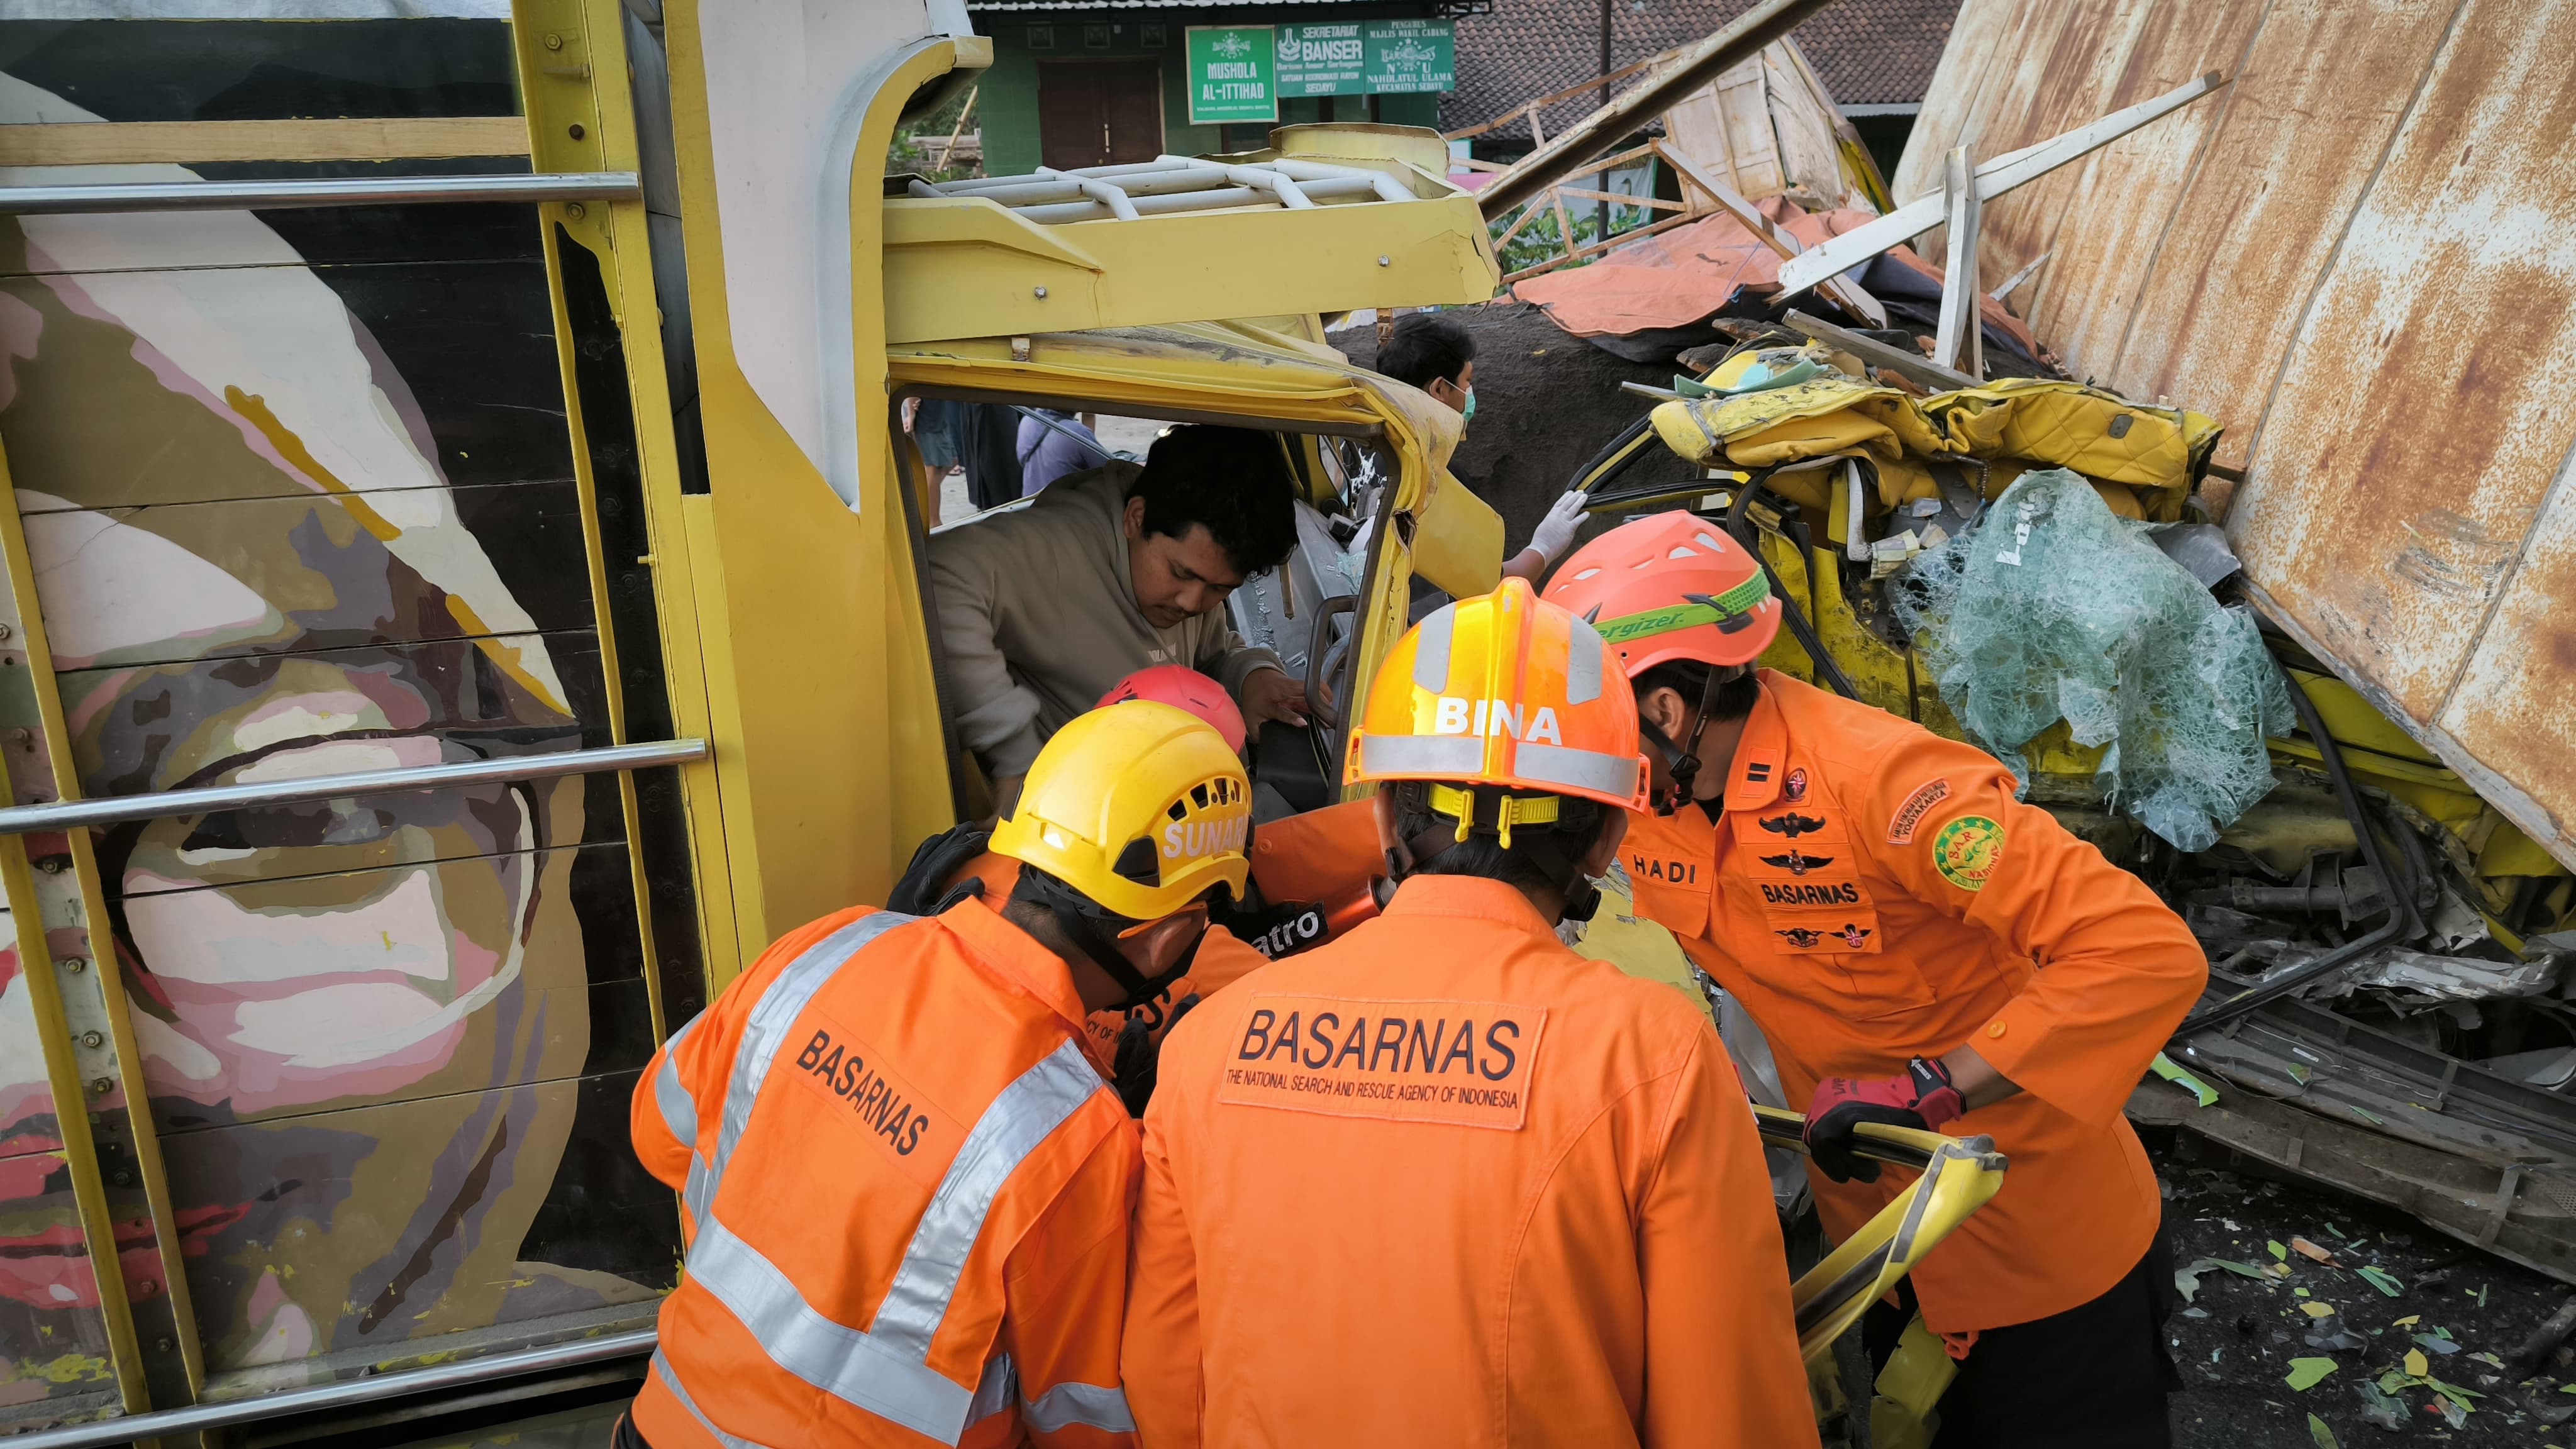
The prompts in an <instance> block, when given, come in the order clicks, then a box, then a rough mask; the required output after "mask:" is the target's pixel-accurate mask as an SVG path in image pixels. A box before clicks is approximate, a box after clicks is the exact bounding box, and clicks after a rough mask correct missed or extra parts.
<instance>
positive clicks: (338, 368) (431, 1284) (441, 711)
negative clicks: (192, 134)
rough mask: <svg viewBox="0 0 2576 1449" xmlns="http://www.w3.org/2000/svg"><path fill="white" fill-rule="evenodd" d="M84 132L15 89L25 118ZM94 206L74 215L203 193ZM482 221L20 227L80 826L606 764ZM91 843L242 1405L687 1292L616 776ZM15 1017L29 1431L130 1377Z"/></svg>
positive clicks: (287, 219)
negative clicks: (288, 1386) (103, 1384)
mask: <svg viewBox="0 0 2576 1449" xmlns="http://www.w3.org/2000/svg"><path fill="white" fill-rule="evenodd" d="M503 45H504V47H505V48H504V51H503V56H504V58H505V59H506V39H504V41H503ZM94 119H99V117H97V116H95V115H92V114H89V113H87V112H84V111H82V110H80V108H78V107H74V106H72V105H70V104H69V103H68V102H67V101H65V100H64V99H62V98H61V97H60V96H58V95H56V94H53V93H51V92H48V91H46V90H43V89H41V88H39V87H37V86H35V85H32V84H30V83H28V82H26V81H25V80H22V79H18V78H15V77H13V76H11V75H8V74H0V122H20V121H38V120H48V121H57V120H94ZM111 119H126V118H125V117H122V116H119V117H111ZM80 169H83V168H54V169H52V170H51V171H50V172H49V173H48V174H47V176H46V179H47V180H49V181H74V180H87V179H98V180H115V181H129V182H130V181H136V180H157V179H188V177H189V174H190V173H187V172H185V171H181V170H179V169H178V168H174V167H131V166H129V167H116V168H95V170H96V172H97V174H96V175H95V176H74V175H68V174H65V173H66V172H68V171H73V170H80ZM5 179H18V178H13V177H12V175H11V173H9V172H7V171H5V170H0V180H5ZM488 210H490V211H492V212H494V213H496V214H498V215H499V216H500V218H501V220H500V221H499V222H497V223H496V222H494V221H493V220H492V219H491V218H489V217H464V218H461V219H459V224H460V225H462V226H463V227H464V228H465V230H466V231H467V232H469V233H471V235H470V236H468V237H467V238H466V240H465V241H463V242H459V243H457V246H458V248H459V249H460V250H461V252H462V254H461V255H450V256H439V255H438V254H437V250H438V248H437V246H436V245H435V243H436V241H437V239H436V238H432V239H431V240H430V241H428V242H424V241H423V240H422V239H420V238H419V237H417V236H412V237H406V238H405V239H404V240H403V241H402V242H401V244H400V246H399V247H398V248H397V249H396V250H394V251H392V252H390V253H384V254H376V255H366V256H347V255H344V256H342V257H340V258H338V259H325V258H323V257H318V256H316V257H308V252H314V251H326V252H327V251H331V250H333V249H342V250H344V251H345V250H346V249H348V248H351V247H357V246H360V245H361V244H363V243H364V242H365V233H364V230H363V227H359V228H358V229H357V230H355V231H352V230H349V229H347V228H349V227H352V226H356V224H355V223H351V222H348V221H347V220H346V219H343V218H335V217H328V216H323V215H320V214H285V215H281V216H275V217H269V218H263V217H260V216H254V215H252V214H249V213H243V212H229V213H195V214H186V215H173V216H151V215H140V216H68V217H28V218H23V219H8V218H0V444H5V447H6V452H7V459H8V466H9V470H10V475H11V477H12V479H13V481H14V484H15V488H16V493H17V501H18V509H19V513H20V516H21V519H22V521H23V526H24V529H25V533H26V539H27V547H28V552H29V555H30V557H31V559H32V561H33V566H34V585H35V590H36V594H37V596H38V598H39V600H40V601H41V604H42V607H43V614H44V621H45V627H46V631H47V635H48V637H49V640H50V643H51V645H52V649H53V653H54V664H55V672H56V683H57V687H58V689H59V693H60V697H61V701H62V707H63V713H64V719H65V724H66V733H67V741H68V745H69V748H70V751H71V754H72V758H73V760H74V762H75V766H76V769H77V773H78V775H79V778H80V782H81V786H82V790H83V792H84V793H85V794H88V795H92V796H105V795H131V794H141V793H150V792H158V791H166V790H173V789H182V788H187V787H193V786H206V785H217V784H249V783H256V782H260V781H274V780H286V779H293V778H297V777H303V776H313V775H336V774H345V773H350V772H354V771H366V770H381V769H391V768H397V767H403V766H415V765H429V764H436V763H440V762H459V761H473V760H482V759H490V758H496V757H505V756H516V755H538V754H544V753H548V752H553V751H561V750H571V749H578V748H582V747H584V746H586V745H601V744H605V743H607V742H608V722H607V715H606V706H605V703H604V686H603V680H602V674H601V666H600V650H599V644H598V632H597V631H598V627H599V621H598V620H596V619H595V618H594V616H593V612H592V601H591V593H590V588H589V583H588V573H587V565H586V561H585V554H584V543H583V535H582V529H581V522H580V500H579V497H578V492H577V488H576V484H575V483H574V481H573V471H572V464H571V457H570V452H569V442H568V440H567V435H566V431H565V427H564V421H563V418H562V415H561V414H562V399H561V392H560V384H559V382H558V381H557V374H556V365H557V364H556V359H555V346H554V341H553V337H552V332H551V325H552V324H551V318H550V315H549V310H548V301H547V294H546V288H545V281H544V276H543V272H542V268H541V265H540V264H539V263H538V262H537V261H536V260H535V253H536V246H537V240H538V238H537V234H536V231H535V223H534V220H533V218H532V216H531V215H530V214H529V212H528V211H527V210H525V209H519V210H516V211H504V210H503V209H500V208H491V209H488ZM456 211H457V209H449V214H450V216H454V215H455V212H456ZM385 215H391V214H390V213H387V214H385ZM295 228H302V229H303V230H302V231H301V232H299V231H297V230H294V229H295ZM334 228H342V229H341V230H334ZM381 229H382V228H381V226H379V230H381ZM493 237H506V238H509V242H508V244H507V245H506V246H503V247H501V248H500V249H499V252H498V254H493V251H492V248H491V246H490V244H489V239H490V238H493ZM451 240H453V238H451ZM424 255H426V259H423V258H424ZM0 748H11V746H10V745H9V743H8V742H6V741H0ZM12 763H13V765H15V766H17V770H18V778H20V779H21V780H25V779H27V778H30V777H29V776H28V775H27V774H26V773H25V766H24V764H23V763H22V762H18V761H15V760H14V759H13V761H12ZM38 776H39V777H40V776H41V767H38ZM94 845H95V849H96V854H97V858H98V864H99V873H100V878H101V881H102V883H103V886H104V889H105V895H106V899H107V901H108V903H109V906H108V914H109V918H110V919H111V921H112V922H113V924H114V927H115V940H114V943H113V944H114V958H115V963H116V965H117V967H118V968H119V969H120V970H121V973H122V980H123V983H124V986H125V990H126V992H127V994H128V996H129V998H130V1003H131V1012H130V1019H131V1023H132V1027H133V1031H134V1036H135V1040H136V1042H137V1045H138V1046H139V1048H140V1052H141V1068H142V1075H143V1077H144V1080H145V1082H146V1083H147V1086H148V1093H149V1103H148V1110H149V1117H150V1122H151V1126H152V1128H153V1130H154V1131H156V1132H157V1133H158V1135H159V1137H160V1142H161V1149H162V1152H163V1155H164V1159H165V1161H166V1164H167V1170H168V1176H169V1181H170V1187H171V1196H172V1199H173V1204H172V1206H173V1212H174V1215H175V1219H176V1225H177V1228H178V1231H179V1233H180V1236H181V1240H182V1242H183V1244H184V1254H185V1261H186V1267H187V1273H188V1286H189V1289H190V1292H191V1295H192V1297H193V1300H194V1302H193V1308H194V1311H195V1315H196V1319H197V1323H198V1328H199V1332H200V1336H201V1339H202V1341H203V1343H204V1347H205V1353H206V1360H207V1365H208V1368H209V1370H210V1371H211V1372H214V1373H217V1374H223V1373H237V1372H240V1371H244V1370H251V1369H262V1368H266V1369H268V1370H269V1371H270V1373H271V1374H273V1375H278V1376H283V1377H285V1378H287V1379H290V1380H291V1379H294V1378H297V1377H305V1376H315V1377H318V1376H323V1375H325V1374H327V1373H329V1372H331V1371H332V1370H333V1368H334V1367H335V1365H336V1364H340V1363H346V1362H357V1361H371V1360H374V1359H380V1358H383V1357H385V1356H387V1354H388V1352H389V1351H390V1350H393V1349H395V1348H397V1347H398V1346H399V1345H400V1344H402V1343H403V1342H404V1341H406V1340H411V1339H417V1338H421V1337H424V1336H428V1335H432V1334H436V1333H441V1332H447V1331H452V1330H457V1329H463V1328H474V1327H482V1326H485V1325H490V1324H495V1323H506V1322H517V1321H530V1320H551V1319H560V1318H563V1317H564V1316H566V1315H589V1316H591V1317H594V1318H595V1317H598V1316H600V1315H603V1314H609V1313H610V1311H611V1310H613V1309H614V1308H615V1306H616V1305H620V1304H639V1303H643V1302H645V1301H647V1300H649V1299H651V1298H652V1297H654V1296H655V1295H656V1293H657V1292H658V1291H659V1290H660V1289H662V1288H666V1287H667V1286H668V1284H669V1279H670V1276H671V1271H672V1265H673V1261H674V1259H675V1257H676V1241H677V1235H676V1230H675V1227H674V1226H673V1224H672V1223H671V1221H670V1219H671V1208H670V1205H669V1202H668V1195H667V1194H665V1193H662V1192H660V1191H659V1190H658V1188H656V1187H654V1186H653V1185H652V1184H651V1183H650V1182H649V1180H646V1179H643V1178H642V1177H641V1175H640V1171H639V1170H636V1169H633V1168H632V1167H631V1166H629V1165H628V1164H627V1163H626V1153H625V1147H624V1142H623V1138H624V1131H625V1128H624V1119H625V1108H624V1104H625V1100H626V1096H627V1094H628V1092H629V1091H630V1090H631V1087H632V1083H633V1080H634V1074H635V1071H636V1069H637V1068H638V1067H640V1066H641V1065H642V1063H643V1062H644V1060H645V1059H646V1057H647V1056H648V1055H649V1053H650V1051H651V1047H652V1043H651V1033H650V1028H649V1024H648V1022H649V1018H648V1015H647V1008H646V996H645V990H644V983H643V980H642V970H643V955H642V946H641V939H640V931H639V926H638V922H637V917H636V903H635V897H634V891H633V887H632V883H631V879H632V878H631V876H630V873H629V864H628V858H627V854H626V852H627V849H628V845H627V842H626V839H625V830H624V822H623V819H622V815H621V812H620V809H619V804H618V792H617V789H616V786H615V781H614V777H609V776H594V777H573V778H565V779H557V780H546V781H534V782H515V783H505V784H494V785H487V786H479V787H472V788H464V789H444V790H436V791H423V792H412V793H406V794H394V795H385V796H378V797H372V798H360V799H356V800H338V801H326V802H317V803H310V804H297V805H284V806H273V807H262V808H251V809H242V810H233V811H224V812H219V813H214V814H202V815H195V816H180V817H172V818H167V819H158V820H152V821H146V822H139V823H134V824H129V825H123V826H118V827H115V828H113V829H109V830H105V831H101V832H99V833H98V834H97V835H96V836H95V837H94ZM64 848H65V847H63V846H62V845H61V843H60V841H59V838H56V840H55V841H54V842H53V843H52V844H50V845H49V844H48V843H47V841H46V840H45V839H44V838H43V837H36V838H33V839H31V841H30V850H31V854H34V855H36V856H38V857H39V860H38V864H39V866H40V867H42V866H44V865H46V864H48V863H49V862H48V861H47V860H46V859H45V858H44V857H45V856H46V855H47V853H48V851H49V850H50V851H52V852H54V853H56V854H59V853H60V852H61V851H62V850H63V849H64ZM49 924H52V923H49ZM93 949H95V950H96V952H97V954H98V955H99V957H100V958H101V960H102V962H104V961H105V959H106V958H107V955H108V951H107V947H106V946H105V945H104V944H99V945H97V946H95V947H94V948H93ZM24 986H25V983H24V981H23V980H22V979H21V978H20V975H19V970H18V965H17V957H16V953H15V951H14V949H12V950H10V951H6V952H0V1421H5V1419H6V1418H7V1416H8V1413H9V1406H10V1405H12V1404H25V1403H28V1402H30V1401H33V1400H38V1399H43V1398H45V1397H46V1396H47V1395H48V1394H52V1393H57V1392H61V1391H63V1389H64V1386H66V1385H81V1384H85V1383H88V1382H90V1381H93V1380H95V1379H96V1378H97V1377H98V1375H99V1374H100V1373H102V1372H103V1371H104V1370H103V1367H101V1366H100V1360H99V1355H101V1354H103V1353H104V1347H103V1345H102V1344H101V1343H100V1342H99V1341H98V1335H97V1331H96V1328H95V1324H96V1321H97V1315H96V1312H95V1310H96V1308H97V1303H98V1299H97V1294H98V1286H97V1284H96V1282H95V1280H94V1279H93V1278H92V1276H91V1274H90V1271H89V1266H88V1264H87V1263H86V1262H85V1261H84V1260H81V1259H80V1258H79V1256H78V1254H79V1252H80V1244H81V1242H82V1238H81V1234H80V1231H79V1223H78V1219H77V1217H76V1215H75V1213H74V1211H73V1208H72V1198H71V1192H70V1188H69V1184H68V1174H67V1172H66V1171H65V1170H64V1169H63V1165H62V1158H61V1155H60V1152H59V1151H58V1149H59V1146H60V1143H59V1140H58V1139H57V1137H56V1136H55V1128H54V1125H53V1119H54V1114H55V1106H54V1102H53V1099H52V1094H51V1093H50V1091H49V1090H48V1089H47V1087H46V1077H45V1066H44V1054H43V1052H42V1051H41V1050H40V1049H39V1044H38V1042H37V1038H36V1035H35V1026H34V1017H33V1013H32V1007H31V1005H30V1002H29V999H28V996H27V992H26V991H25V989H24ZM131 1228H132V1231H133V1233H134V1235H135V1241H136V1242H137V1243H148V1242H149V1240H150V1238H149V1229H148V1225H146V1224H139V1223H138V1224H134V1225H131ZM126 1236H127V1225H120V1227H119V1240H120V1243H121V1244H122V1243H123V1242H124V1241H125V1239H126ZM111 1291H112V1288H111ZM126 1291H127V1292H128V1293H129V1294H130V1295H134V1296H137V1297H142V1296H148V1292H149V1291H157V1285H156V1287H155V1288H154V1289H151V1290H147V1289H145V1288H144V1287H143V1286H141V1285H138V1284H137V1283H135V1282H134V1281H133V1274H132V1273H131V1272H129V1274H128V1283H127V1285H126ZM612 1316H613V1315H612ZM332 1355H339V1356H340V1358H339V1359H338V1360H334V1359H333V1358H331V1357H329V1356H332Z"/></svg>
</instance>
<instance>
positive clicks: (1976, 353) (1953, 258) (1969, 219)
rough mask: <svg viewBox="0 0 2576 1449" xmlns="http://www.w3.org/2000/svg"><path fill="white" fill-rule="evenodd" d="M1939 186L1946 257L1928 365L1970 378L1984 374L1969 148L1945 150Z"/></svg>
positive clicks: (1974, 196)
mask: <svg viewBox="0 0 2576 1449" xmlns="http://www.w3.org/2000/svg"><path fill="white" fill-rule="evenodd" d="M1944 179H1945V182H1946V184H1945V185H1944V186H1943V187H1942V191H1943V192H1944V193H1945V196H1946V199H1947V200H1948V202H1949V206H1950V226H1949V233H1950V256H1949V260H1948V262H1947V263H1946V264H1945V265H1944V266H1943V267H1942V269H1941V277H1942V282H1941V325H1940V329H1939V330H1938V332H1937V333H1936V334H1935V335H1934V336H1933V339H1932V365H1933V366H1935V367H1947V368H1954V369H1956V370H1958V371H1960V372H1963V373H1966V374H1967V375H1968V376H1970V377H1973V378H1980V379H1982V378H1983V377H1984V376H1985V375H1986V352H1985V346H1984V338H1985V330H1986V325H1985V318H1984V316H1983V315H1981V312H1980V308H1979V305H1978V304H1979V303H1980V302H1981V301H1982V300H1983V299H1982V298H1981V297H1980V296H1979V295H1978V292H1977V218H1978V206H1977V157H1976V152H1975V150H1974V149H1973V148H1971V147H1967V146H1953V147H1951V148H1950V157H1949V167H1948V170H1947V171H1946V173H1945V176H1944Z"/></svg>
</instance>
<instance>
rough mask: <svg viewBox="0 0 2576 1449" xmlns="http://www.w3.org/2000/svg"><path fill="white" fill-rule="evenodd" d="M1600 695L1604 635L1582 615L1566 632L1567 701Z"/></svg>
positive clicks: (1583, 699)
mask: <svg viewBox="0 0 2576 1449" xmlns="http://www.w3.org/2000/svg"><path fill="white" fill-rule="evenodd" d="M1600 697H1601V635H1600V634H1599V633H1598V632H1596V631H1595V630H1594V629H1593V627H1592V626H1591V625H1590V624H1588V623H1586V622H1584V621H1583V620H1581V619H1576V620H1575V621H1574V627H1573V628H1572V629H1570V630H1568V631H1567V633H1566V636H1565V702H1566V703H1567V704H1588V703H1590V702H1591V701H1593V700H1596V699H1599V698H1600Z"/></svg>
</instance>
